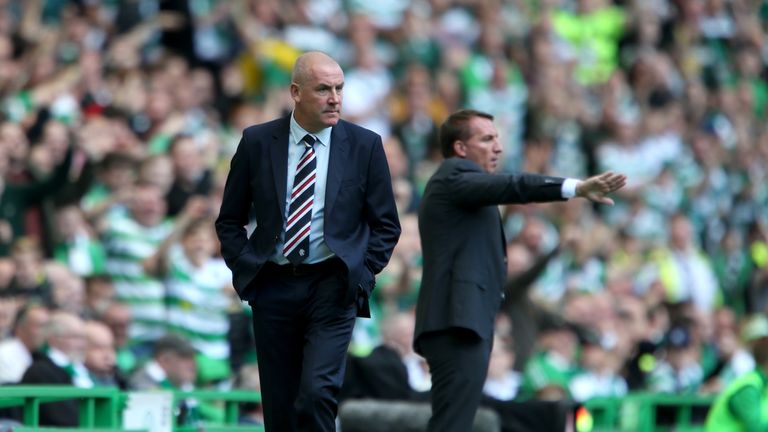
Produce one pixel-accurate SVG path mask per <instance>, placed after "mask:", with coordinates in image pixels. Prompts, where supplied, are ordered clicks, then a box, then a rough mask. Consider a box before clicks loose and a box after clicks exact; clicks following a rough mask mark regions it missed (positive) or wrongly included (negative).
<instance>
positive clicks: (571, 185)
mask: <svg viewBox="0 0 768 432" xmlns="http://www.w3.org/2000/svg"><path fill="white" fill-rule="evenodd" d="M579 183H581V180H578V179H574V178H567V179H565V181H564V182H563V186H562V187H561V189H560V193H562V194H563V198H573V197H575V196H576V186H578V185H579Z"/></svg>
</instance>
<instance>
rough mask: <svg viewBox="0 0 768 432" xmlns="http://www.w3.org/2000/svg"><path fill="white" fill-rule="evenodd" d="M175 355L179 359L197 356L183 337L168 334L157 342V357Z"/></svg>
mask: <svg viewBox="0 0 768 432" xmlns="http://www.w3.org/2000/svg"><path fill="white" fill-rule="evenodd" d="M164 353H173V354H176V355H177V356H179V357H183V358H190V357H194V356H195V354H196V351H195V348H194V347H193V346H192V344H190V343H189V341H188V340H186V339H184V338H183V337H181V336H179V335H176V334H173V333H168V334H166V335H165V336H163V337H161V338H160V339H158V340H156V341H155V356H156V357H157V356H159V355H161V354H164Z"/></svg>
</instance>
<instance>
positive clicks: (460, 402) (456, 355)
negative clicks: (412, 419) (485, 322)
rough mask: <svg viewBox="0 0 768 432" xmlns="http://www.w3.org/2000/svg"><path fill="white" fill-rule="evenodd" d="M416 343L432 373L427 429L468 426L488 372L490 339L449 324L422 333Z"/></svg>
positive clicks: (442, 431)
mask: <svg viewBox="0 0 768 432" xmlns="http://www.w3.org/2000/svg"><path fill="white" fill-rule="evenodd" d="M419 340H420V341H419V346H420V348H421V351H422V354H423V355H424V358H426V360H427V364H429V370H430V373H431V375H432V418H430V419H429V425H428V427H427V430H428V431H430V432H452V431H455V432H468V431H471V430H472V424H473V422H474V419H475V414H476V413H477V409H478V407H479V405H480V399H481V396H482V391H483V385H484V384H485V378H486V375H487V373H488V360H489V359H490V353H491V347H492V344H493V342H492V339H483V338H481V337H480V336H478V335H477V334H476V333H475V332H473V331H470V330H467V329H462V328H452V329H449V330H441V331H436V332H430V333H425V334H423V335H422V336H421V337H420V338H419Z"/></svg>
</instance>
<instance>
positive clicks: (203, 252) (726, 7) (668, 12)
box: [0, 0, 768, 423]
mask: <svg viewBox="0 0 768 432" xmlns="http://www.w3.org/2000/svg"><path fill="white" fill-rule="evenodd" d="M767 26H768V2H766V1H764V0H642V1H641V0H634V1H633V0H623V1H622V0H615V1H610V0H540V1H535V0H415V1H406V0H381V1H363V0H292V1H282V0H280V1H279V0H232V1H224V0H167V1H166V0H122V1H119V0H23V1H22V0H0V174H2V176H0V383H3V384H12V383H17V382H20V381H21V382H27V383H29V382H34V381H30V380H33V378H30V377H29V375H34V374H29V373H27V372H28V371H27V368H28V367H29V366H30V365H31V364H33V363H34V362H35V361H37V360H38V357H39V356H40V353H41V352H45V353H50V351H51V347H53V349H55V350H56V351H60V352H63V353H65V354H66V356H67V357H69V358H70V360H71V361H72V363H77V361H75V360H79V359H83V360H85V362H84V363H85V366H86V367H87V369H88V370H87V371H83V372H82V374H80V373H77V372H75V373H74V375H73V377H75V378H77V377H80V375H83V376H82V378H83V380H78V379H74V378H73V383H74V384H75V385H83V386H87V385H88V382H89V381H90V382H91V385H119V386H122V387H121V388H149V387H163V386H171V387H172V388H187V389H188V388H217V389H231V388H246V389H258V376H257V372H256V371H257V366H256V365H255V355H254V353H253V344H252V339H251V338H252V336H251V330H250V317H249V315H248V314H249V313H250V310H249V308H248V307H247V305H244V304H242V303H241V302H240V301H239V300H238V298H237V295H236V293H235V292H234V290H233V289H232V288H231V285H230V283H231V280H230V278H231V275H230V273H229V271H228V270H227V269H226V267H224V265H223V263H222V261H221V259H220V258H219V257H218V256H217V253H218V244H217V243H216V242H217V240H216V237H215V234H214V232H213V226H212V221H213V219H214V218H215V217H216V215H217V214H218V208H219V205H220V197H221V193H222V189H223V185H224V179H225V178H226V175H227V172H228V168H229V160H230V158H231V156H232V155H233V153H234V149H235V148H236V146H237V144H238V141H239V138H240V134H241V132H242V129H243V128H244V127H246V126H248V125H251V124H255V123H259V122H263V121H267V120H270V119H273V118H276V117H278V116H281V115H285V114H287V113H289V112H290V110H291V109H292V101H291V99H290V97H289V96H290V95H289V91H288V85H289V83H290V70H291V67H292V66H293V62H294V61H295V59H296V57H297V56H298V55H300V54H301V53H302V52H305V51H307V50H321V51H324V52H327V53H328V54H330V55H331V56H333V57H334V58H335V59H337V60H338V61H339V63H340V64H341V65H342V67H343V68H344V71H345V80H346V83H345V87H344V107H343V117H344V118H346V119H347V120H350V121H353V122H357V123H359V124H361V125H363V126H365V127H367V128H369V129H372V130H374V131H375V132H377V133H379V134H380V135H381V136H382V138H383V141H384V147H385V150H386V154H387V158H388V161H389V166H390V171H391V174H392V181H393V187H394V190H395V194H396V199H397V203H398V208H399V211H400V218H401V222H402V225H403V234H402V237H401V239H400V243H399V244H398V246H397V248H396V250H395V252H394V256H393V257H392V260H391V262H390V264H389V265H388V267H387V268H386V269H385V270H384V271H383V272H382V274H381V275H379V277H378V280H377V282H378V283H377V288H376V290H375V292H374V296H375V299H374V303H375V304H374V305H373V309H374V310H373V314H374V317H373V319H371V320H360V321H358V323H357V325H356V329H355V334H354V338H353V341H352V345H351V347H350V354H351V357H350V362H351V363H355V362H358V361H359V359H363V358H367V357H368V356H369V355H371V353H373V352H375V351H376V349H377V348H380V347H388V348H390V349H392V350H393V351H394V352H395V353H397V355H398V357H399V358H400V359H401V360H402V363H403V365H404V366H405V368H406V371H407V379H408V389H409V391H410V390H412V391H414V392H417V393H419V392H424V391H427V390H428V389H429V376H428V371H427V370H426V368H425V365H424V363H423V361H422V360H421V359H420V358H419V357H418V356H416V355H415V354H414V353H413V352H412V350H411V348H410V343H411V338H412V330H413V307H414V305H415V300H416V297H417V292H418V289H419V280H420V271H421V267H420V250H419V249H420V248H419V233H418V226H417V223H416V214H415V211H416V209H417V208H418V205H419V199H420V196H421V193H422V190H423V188H424V185H425V183H426V181H427V179H428V178H429V176H430V175H431V174H432V172H433V171H434V169H435V168H436V167H437V165H438V164H439V163H440V154H439V146H438V142H437V128H438V126H439V125H440V123H441V122H442V121H443V120H444V118H445V117H447V115H448V114H449V113H451V112H452V111H454V110H457V109H459V108H465V107H468V108H475V109H479V110H482V111H486V112H489V113H491V114H493V115H494V116H495V124H496V126H497V128H498V129H499V131H500V134H501V139H502V141H503V144H504V150H505V152H504V170H505V171H507V172H513V171H521V170H523V171H530V172H536V173H542V174H550V175H559V176H569V177H578V178H584V177H586V176H589V175H592V174H595V173H598V172H602V171H605V170H613V171H617V172H621V173H624V174H626V175H627V176H628V177H629V184H628V186H627V187H626V188H625V189H624V190H622V191H620V193H619V194H618V196H616V198H615V199H616V206H614V207H605V206H603V207H599V208H598V207H594V206H592V205H591V204H590V203H588V202H586V201H585V200H572V201H570V202H564V203H557V204H547V205H527V206H507V207H504V208H501V209H500V211H501V213H502V216H503V221H504V224H505V231H506V235H507V241H508V243H507V248H508V257H509V282H508V286H507V295H506V299H505V302H504V305H503V308H502V310H501V311H500V313H499V316H498V320H497V334H496V337H497V340H496V343H495V346H494V352H493V356H492V359H491V367H490V371H489V377H488V383H487V385H486V390H485V392H486V396H487V397H488V398H489V400H494V401H511V400H518V401H519V400H534V399H544V400H558V399H566V400H568V399H570V400H575V401H587V400H590V399H591V398H595V397H600V396H612V397H622V396H625V395H627V394H629V393H632V392H648V391H650V392H658V393H668V394H684V395H685V394H688V395H692V394H705V395H713V394H717V393H718V392H719V391H721V390H722V389H723V387H724V386H725V385H727V384H728V383H729V382H730V381H731V380H732V379H733V378H734V377H736V376H738V375H740V374H742V373H744V372H746V371H750V370H752V369H754V367H755V363H754V359H753V358H752V355H751V353H750V350H749V344H750V342H751V341H752V340H754V339H755V338H760V337H763V336H766V335H768V324H765V323H764V322H762V321H761V319H764V318H762V317H763V315H764V314H765V312H766V306H768V216H767V215H768V127H766V122H765V114H766V106H767V104H768V83H766V62H768V45H766V28H767ZM41 350H42V351H41ZM33 353H37V354H34V355H33ZM169 365H173V366H169ZM158 369H159V371H160V372H162V373H160V372H158ZM350 370H354V372H355V373H362V374H363V375H365V374H370V373H375V371H374V372H371V371H368V372H366V370H365V368H364V367H361V368H350ZM361 371H362V372H361ZM177 375H178V376H177ZM25 376H26V378H25ZM86 378H88V379H86ZM360 380H361V378H359V377H358V378H355V376H350V377H349V379H348V383H349V385H350V386H351V387H349V390H348V392H347V393H346V394H348V395H351V396H359V395H360V394H363V395H364V394H365V391H366V390H365V389H362V390H361V389H360V388H359V386H357V384H358V383H359V381H360ZM355 388H357V390H355ZM0 391H1V390H0ZM355 392H358V393H355ZM361 392H362V393H361ZM404 397H405V396H404ZM407 397H410V396H407ZM251 408H253V410H252V412H251V413H250V414H252V418H250V419H249V418H244V420H243V421H244V422H247V421H253V422H255V423H258V422H259V421H260V420H259V412H258V406H255V407H251ZM244 417H247V416H244Z"/></svg>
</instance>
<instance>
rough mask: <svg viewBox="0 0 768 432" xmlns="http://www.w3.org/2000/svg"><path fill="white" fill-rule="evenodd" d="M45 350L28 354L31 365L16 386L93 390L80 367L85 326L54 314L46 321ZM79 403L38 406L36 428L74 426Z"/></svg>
mask: <svg viewBox="0 0 768 432" xmlns="http://www.w3.org/2000/svg"><path fill="white" fill-rule="evenodd" d="M47 343H48V347H47V348H46V349H45V350H44V352H36V353H34V354H33V355H32V358H33V360H32V365H30V366H29V368H28V369H27V370H26V372H24V376H23V377H22V378H21V382H20V384H24V385H37V384H51V385H53V384H57V385H58V384H61V385H74V386H76V387H82V388H90V387H93V381H92V380H91V377H90V375H89V374H88V369H86V367H85V365H84V364H83V360H84V358H85V350H86V339H85V323H83V321H82V320H81V319H80V318H79V317H78V316H77V315H73V314H70V313H68V312H54V313H53V314H52V315H51V319H50V321H49V322H48V328H47ZM78 406H79V402H78V401H77V400H65V401H61V402H51V403H46V404H43V405H41V406H40V426H58V427H76V426H77V425H78V424H79V423H80V420H79V410H78Z"/></svg>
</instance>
